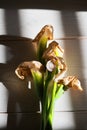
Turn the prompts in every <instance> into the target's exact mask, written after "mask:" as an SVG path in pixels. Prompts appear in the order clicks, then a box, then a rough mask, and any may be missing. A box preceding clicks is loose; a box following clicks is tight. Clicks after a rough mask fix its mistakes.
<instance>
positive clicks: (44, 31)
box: [32, 25, 53, 50]
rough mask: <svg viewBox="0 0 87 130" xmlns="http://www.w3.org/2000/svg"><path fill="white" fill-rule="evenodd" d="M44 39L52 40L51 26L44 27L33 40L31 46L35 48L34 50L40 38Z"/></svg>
mask: <svg viewBox="0 0 87 130" xmlns="http://www.w3.org/2000/svg"><path fill="white" fill-rule="evenodd" d="M43 36H44V37H46V38H47V39H48V40H53V26H51V25H45V26H44V27H43V28H42V29H41V30H40V32H39V33H38V34H37V35H36V37H35V38H34V39H33V41H32V42H33V45H34V47H35V50H37V48H38V43H39V41H40V39H41V38H42V37H43Z"/></svg>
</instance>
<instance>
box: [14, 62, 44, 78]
mask: <svg viewBox="0 0 87 130" xmlns="http://www.w3.org/2000/svg"><path fill="white" fill-rule="evenodd" d="M32 69H33V70H34V71H36V72H37V71H40V72H41V73H42V72H43V71H44V67H43V65H42V64H41V63H40V62H38V61H29V62H23V63H21V64H20V65H19V66H18V67H17V69H16V70H15V73H16V75H17V76H18V77H19V78H20V79H22V80H23V79H25V78H26V77H32V74H31V70H32Z"/></svg>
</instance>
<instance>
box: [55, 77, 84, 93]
mask: <svg viewBox="0 0 87 130" xmlns="http://www.w3.org/2000/svg"><path fill="white" fill-rule="evenodd" d="M58 83H61V84H64V85H65V86H67V87H68V88H73V89H76V90H80V91H83V89H82V86H81V83H80V81H79V80H78V78H77V77H75V76H67V77H64V78H63V79H61V80H59V81H58Z"/></svg>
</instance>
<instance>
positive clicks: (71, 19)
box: [61, 11, 87, 130]
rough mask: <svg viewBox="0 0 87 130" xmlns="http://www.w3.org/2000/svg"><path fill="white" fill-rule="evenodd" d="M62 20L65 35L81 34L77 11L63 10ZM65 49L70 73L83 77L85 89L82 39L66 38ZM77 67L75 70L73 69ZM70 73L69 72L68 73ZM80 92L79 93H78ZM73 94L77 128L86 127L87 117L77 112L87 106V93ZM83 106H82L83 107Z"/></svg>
mask: <svg viewBox="0 0 87 130" xmlns="http://www.w3.org/2000/svg"><path fill="white" fill-rule="evenodd" d="M61 21H62V26H63V31H64V36H65V37H66V36H80V35H81V34H80V30H79V25H78V20H77V17H76V14H75V12H67V11H65V12H64V11H61ZM64 49H65V51H66V53H65V57H66V62H67V66H68V67H70V69H71V72H70V74H71V75H73V74H75V75H76V73H77V75H78V76H80V77H78V78H81V79H80V80H81V83H82V86H83V87H84V88H83V89H84V90H85V88H86V84H85V83H84V79H85V77H84V74H83V69H81V67H82V66H83V63H82V61H83V60H82V54H81V43H80V40H78V39H77V40H72V41H70V40H65V41H64ZM73 68H75V70H74V69H73ZM68 75H69V74H68ZM78 93H79V94H78ZM70 96H71V103H72V107H73V111H74V121H75V127H76V129H84V130H85V128H86V127H87V126H86V121H85V120H87V118H84V119H83V118H82V117H81V116H79V114H77V111H84V109H85V106H87V105H86V104H87V100H86V93H85V92H83V93H80V92H78V91H70ZM81 107H82V108H81Z"/></svg>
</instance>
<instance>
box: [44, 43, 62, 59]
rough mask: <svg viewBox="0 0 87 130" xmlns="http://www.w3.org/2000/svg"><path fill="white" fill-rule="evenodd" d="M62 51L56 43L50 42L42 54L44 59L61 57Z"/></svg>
mask: <svg viewBox="0 0 87 130" xmlns="http://www.w3.org/2000/svg"><path fill="white" fill-rule="evenodd" d="M63 53H64V50H63V49H62V48H61V47H60V46H59V44H58V43H57V42H56V41H52V42H51V43H50V44H49V46H48V48H47V49H46V50H45V52H44V54H43V58H44V59H50V58H51V57H63Z"/></svg>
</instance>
